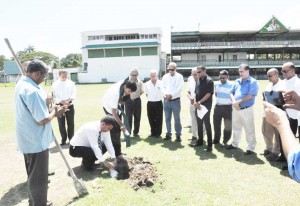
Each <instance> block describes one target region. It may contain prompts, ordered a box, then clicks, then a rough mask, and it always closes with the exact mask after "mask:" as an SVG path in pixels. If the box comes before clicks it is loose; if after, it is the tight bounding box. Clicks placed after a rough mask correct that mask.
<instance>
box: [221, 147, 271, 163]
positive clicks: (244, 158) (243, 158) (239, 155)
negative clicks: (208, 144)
mask: <svg viewBox="0 0 300 206" xmlns="http://www.w3.org/2000/svg"><path fill="white" fill-rule="evenodd" d="M215 149H216V150H217V151H218V152H220V153H223V154H224V157H227V158H234V159H235V160H236V161H238V162H241V163H245V164H249V165H256V164H264V163H265V162H264V161H263V160H261V159H260V158H259V157H258V156H257V154H256V153H253V154H251V155H245V153H244V151H243V150H242V149H240V148H236V149H230V150H228V149H226V148H225V147H221V145H219V144H218V145H215Z"/></svg>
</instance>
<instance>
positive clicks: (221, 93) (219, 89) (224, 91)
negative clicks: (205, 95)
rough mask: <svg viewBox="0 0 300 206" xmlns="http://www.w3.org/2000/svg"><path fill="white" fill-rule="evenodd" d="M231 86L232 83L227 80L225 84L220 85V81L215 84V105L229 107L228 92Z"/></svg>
mask: <svg viewBox="0 0 300 206" xmlns="http://www.w3.org/2000/svg"><path fill="white" fill-rule="evenodd" d="M232 86H233V83H232V82H230V81H229V80H227V81H226V82H225V84H222V83H221V82H220V81H219V82H218V83H217V84H215V95H216V97H217V98H216V104H217V105H231V104H232V103H231V99H230V90H231V88H232Z"/></svg>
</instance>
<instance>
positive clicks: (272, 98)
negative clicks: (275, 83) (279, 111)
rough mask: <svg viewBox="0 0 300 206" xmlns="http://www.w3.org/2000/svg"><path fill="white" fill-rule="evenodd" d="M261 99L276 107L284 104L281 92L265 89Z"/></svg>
mask: <svg viewBox="0 0 300 206" xmlns="http://www.w3.org/2000/svg"><path fill="white" fill-rule="evenodd" d="M263 99H264V101H266V102H269V103H270V104H273V105H274V106H277V107H282V106H283V105H284V104H285V102H284V98H283V95H282V92H275V91H265V92H263Z"/></svg>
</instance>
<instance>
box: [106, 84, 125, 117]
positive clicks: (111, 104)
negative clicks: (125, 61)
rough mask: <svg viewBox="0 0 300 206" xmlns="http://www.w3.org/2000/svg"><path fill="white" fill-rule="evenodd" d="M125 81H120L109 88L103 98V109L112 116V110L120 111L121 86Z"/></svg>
mask: <svg viewBox="0 0 300 206" xmlns="http://www.w3.org/2000/svg"><path fill="white" fill-rule="evenodd" d="M123 82H124V81H123V80H122V81H119V82H117V83H115V84H113V85H112V86H110V87H109V88H108V90H107V91H106V92H105V94H104V95H103V98H102V104H103V107H104V108H105V109H106V111H107V112H109V113H110V114H112V109H118V105H119V98H120V86H121V84H122V83H123Z"/></svg>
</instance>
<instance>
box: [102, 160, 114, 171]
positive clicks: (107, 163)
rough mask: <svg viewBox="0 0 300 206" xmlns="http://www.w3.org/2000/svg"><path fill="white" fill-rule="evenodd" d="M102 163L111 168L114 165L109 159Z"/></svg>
mask: <svg viewBox="0 0 300 206" xmlns="http://www.w3.org/2000/svg"><path fill="white" fill-rule="evenodd" d="M103 164H104V166H105V167H107V168H108V169H113V168H115V165H114V164H113V163H111V162H109V161H106V160H105V161H104V162H103Z"/></svg>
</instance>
